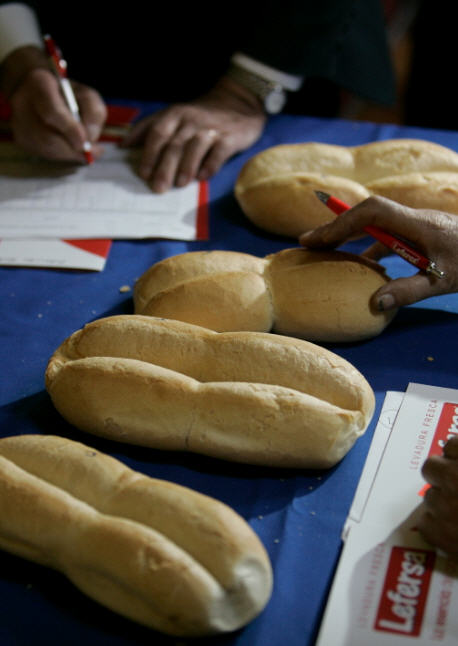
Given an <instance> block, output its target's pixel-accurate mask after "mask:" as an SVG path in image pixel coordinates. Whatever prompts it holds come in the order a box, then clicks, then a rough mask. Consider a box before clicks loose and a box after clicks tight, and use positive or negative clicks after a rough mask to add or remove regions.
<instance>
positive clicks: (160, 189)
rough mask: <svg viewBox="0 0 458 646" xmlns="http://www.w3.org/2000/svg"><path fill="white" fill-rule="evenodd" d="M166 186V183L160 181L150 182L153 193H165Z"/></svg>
mask: <svg viewBox="0 0 458 646" xmlns="http://www.w3.org/2000/svg"><path fill="white" fill-rule="evenodd" d="M167 188H168V186H167V184H166V183H165V182H162V181H156V182H153V183H152V184H151V189H152V190H153V191H154V193H165V191H166V190H167Z"/></svg>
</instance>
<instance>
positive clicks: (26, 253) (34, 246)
mask: <svg viewBox="0 0 458 646" xmlns="http://www.w3.org/2000/svg"><path fill="white" fill-rule="evenodd" d="M87 242H88V246H89V248H87V249H81V248H79V247H76V246H74V245H72V244H70V243H69V242H66V241H65V240H57V239H51V240H46V239H38V240H36V239H33V240H29V239H26V238H22V239H12V238H4V239H3V240H0V265H5V266H8V267H46V268H54V269H56V268H59V269H87V270H91V271H102V270H103V269H104V268H105V264H106V260H107V257H108V254H109V244H107V249H106V250H105V252H104V253H100V252H95V251H94V250H92V249H91V248H90V244H89V243H91V242H96V243H97V242H98V241H92V240H88V241H87Z"/></svg>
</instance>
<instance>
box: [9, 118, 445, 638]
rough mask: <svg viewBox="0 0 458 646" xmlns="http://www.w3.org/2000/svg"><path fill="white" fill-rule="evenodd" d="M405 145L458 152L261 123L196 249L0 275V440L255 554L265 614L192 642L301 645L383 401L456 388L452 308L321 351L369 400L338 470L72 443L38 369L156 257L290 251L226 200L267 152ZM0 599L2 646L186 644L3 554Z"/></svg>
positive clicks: (378, 130) (388, 131) (182, 245)
mask: <svg viewBox="0 0 458 646" xmlns="http://www.w3.org/2000/svg"><path fill="white" fill-rule="evenodd" d="M405 136H408V137H418V138H424V139H429V140H431V141H436V142H437V143H440V144H443V145H446V146H449V147H450V148H453V149H455V150H456V151H458V133H455V132H442V131H433V130H430V131H427V130H421V129H413V128H410V129H406V128H401V127H397V126H388V125H375V124H370V123H351V122H346V121H340V120H323V119H311V118H304V117H291V116H287V115H281V116H278V117H275V118H274V119H272V120H271V122H270V124H269V125H268V127H267V129H266V131H265V133H264V135H263V137H262V138H261V140H260V141H259V142H258V143H257V144H256V145H255V146H253V147H252V148H251V149H250V150H249V151H246V152H244V153H243V154H240V155H238V156H237V157H235V158H234V159H232V160H231V161H230V162H229V163H228V164H227V165H226V166H225V167H224V169H223V170H222V171H221V172H220V174H219V175H218V176H217V177H216V178H214V179H213V180H212V181H211V184H210V200H211V204H210V240H209V241H207V242H193V243H186V242H171V241H154V240H145V241H135V242H130V241H117V242H115V243H114V244H113V247H112V250H111V253H110V256H109V259H108V262H107V266H106V268H105V270H104V271H103V272H100V273H88V272H81V271H64V270H40V269H22V268H1V269H0V284H1V296H2V315H1V318H0V333H1V340H2V343H1V344H0V361H1V365H2V367H3V370H2V379H1V383H0V433H1V435H2V436H6V435H12V434H19V433H57V434H62V435H64V436H66V437H70V438H73V439H78V440H80V441H83V442H85V443H86V444H89V445H92V446H95V447H96V448H98V449H101V450H103V451H105V452H107V453H109V454H111V455H113V456H115V457H117V458H119V459H120V460H122V461H123V462H125V463H126V464H128V465H129V466H130V467H132V468H135V469H138V470H140V471H142V472H144V473H146V474H149V475H152V476H154V477H158V478H163V479H167V480H171V481H173V482H177V483H180V484H184V485H187V486H190V487H192V488H194V489H196V490H198V491H201V492H203V493H206V494H208V495H211V496H214V497H216V498H218V499H220V500H222V501H224V502H226V503H228V504H229V505H231V506H232V507H233V508H234V509H235V510H236V511H238V512H239V513H240V514H241V515H242V516H243V517H244V518H245V519H246V520H247V521H249V523H250V524H251V526H252V527H253V529H254V530H255V531H256V532H257V533H258V534H259V536H260V537H261V539H262V541H263V543H264V545H265V546H266V548H267V550H268V552H269V555H270V557H271V560H272V564H273V568H274V577H275V583H274V591H273V596H272V599H271V601H270V602H269V604H268V606H267V608H266V609H265V611H264V612H263V613H262V614H261V615H260V616H259V617H258V618H257V619H256V620H255V621H254V622H252V623H251V624H250V625H249V626H247V627H246V628H245V629H243V630H241V631H238V632H237V633H235V634H233V635H229V636H224V637H218V638H211V639H210V640H208V639H207V640H203V642H202V643H206V644H215V645H217V646H219V645H225V646H229V645H230V646H235V645H237V646H277V645H280V644H281V645H283V644H288V646H308V645H311V644H313V643H314V641H315V638H316V633H317V630H318V627H319V622H320V619H321V615H322V612H323V609H324V606H325V603H326V597H327V593H328V591H329V586H330V584H331V582H332V577H333V574H334V570H335V566H336V564H337V561H338V558H339V553H340V549H341V539H340V533H341V530H342V527H343V523H344V521H345V518H346V516H347V513H348V510H349V506H350V504H351V501H352V498H353V494H354V491H355V488H356V485H357V483H358V479H359V476H360V474H361V470H362V468H363V464H364V460H365V457H366V455H367V451H368V449H369V445H370V441H371V437H372V434H373V430H374V427H375V422H376V419H377V416H378V412H379V410H380V407H381V404H382V401H383V397H384V395H385V392H386V391H387V390H405V388H406V386H407V384H408V382H409V381H414V382H419V383H425V384H431V385H436V386H448V387H455V388H456V387H458V377H457V367H456V358H457V356H458V341H457V334H456V330H457V321H458V295H451V296H442V297H436V298H433V299H430V300H429V301H425V302H422V303H419V304H417V305H415V306H411V307H408V308H405V309H403V310H402V311H401V312H399V313H398V315H397V317H396V318H395V320H394V321H393V322H392V324H391V325H390V326H389V327H388V328H387V329H386V330H385V332H384V333H383V334H382V335H380V336H379V337H377V338H375V339H372V340H370V341H367V342H364V343H353V344H334V345H328V347H329V348H330V349H331V350H333V351H335V352H336V353H338V354H340V355H342V356H343V357H344V358H346V359H348V360H349V361H351V362H352V363H353V364H354V365H355V366H356V368H358V369H359V370H360V371H361V372H362V373H363V374H364V375H365V376H366V378H367V379H368V381H369V383H370V384H371V385H372V387H373V389H374V391H375V393H376V399H377V410H376V414H375V416H374V419H373V421H372V423H371V425H370V427H369V429H368V431H367V432H366V434H365V435H364V436H363V437H362V438H361V439H360V440H359V441H358V442H357V443H356V445H355V446H354V448H353V449H352V450H351V451H350V453H349V454H348V455H347V456H346V457H345V458H344V460H343V461H342V462H341V463H340V464H339V465H337V466H336V467H335V468H333V469H331V470H330V471H327V472H301V471H284V470H281V471H279V470H272V469H265V468H259V467H254V468H252V467H249V466H247V465H237V464H229V463H225V462H222V461H218V460H213V459H210V458H205V457H202V456H198V455H192V454H189V455H188V454H181V453H177V454H175V453H168V452H165V453H164V452H159V451H154V450H150V449H144V448H138V447H131V446H128V445H119V444H116V443H114V442H110V441H105V440H102V439H98V438H95V437H93V436H88V435H85V434H83V433H81V432H79V431H77V430H76V429H74V428H72V427H70V426H69V425H68V424H67V423H66V422H64V421H63V420H62V419H61V418H60V417H59V415H58V414H57V412H56V411H55V410H54V409H53V407H52V405H51V403H50V400H49V398H48V396H47V394H46V392H45V390H44V382H43V376H44V371H45V367H46V363H47V361H48V358H49V356H50V355H51V353H52V352H53V351H54V350H55V348H56V347H57V346H58V345H59V344H60V343H61V342H62V341H63V340H64V339H65V338H66V337H67V336H68V335H70V334H71V333H72V332H74V331H75V330H76V329H78V328H80V327H82V326H83V325H84V324H85V323H87V322H89V321H91V320H94V319H96V318H100V317H103V316H108V315H112V314H127V313H131V312H132V311H133V306H132V301H131V293H124V292H120V288H121V287H122V286H124V285H130V286H131V287H132V286H133V284H134V281H135V279H136V278H138V277H139V276H140V275H141V274H142V273H143V272H144V271H145V270H146V269H147V268H148V267H149V266H150V265H152V264H153V263H155V262H157V261H159V260H161V259H162V258H165V257H168V256H171V255H174V254H178V253H183V252H185V251H188V250H198V249H230V250H238V251H244V252H247V253H252V254H255V255H259V256H263V255H266V254H268V253H272V252H275V251H278V250H280V249H282V248H285V247H291V246H295V245H296V241H294V240H288V239H281V238H279V237H276V236H273V235H270V234H267V233H265V232H262V231H260V230H257V229H255V227H254V226H252V225H251V224H250V223H249V222H247V220H246V219H245V218H244V216H243V214H242V213H241V211H240V209H239V207H238V205H237V203H236V201H235V199H234V197H233V194H232V189H233V185H234V181H235V179H236V176H237V173H238V172H239V170H240V168H241V166H242V164H243V163H244V162H245V161H246V160H247V159H248V158H249V157H250V156H252V155H253V154H254V153H255V152H257V151H259V150H261V149H264V148H266V147H268V146H272V145H275V144H278V143H289V142H291V143H292V142H300V141H321V142H327V143H336V144H342V145H357V144H363V143H365V142H368V141H373V140H377V139H387V138H393V137H405ZM126 217H127V214H126ZM366 245H367V240H359V241H354V242H352V243H348V244H347V245H346V246H345V248H346V249H347V250H350V251H355V252H359V251H361V250H362V249H363V248H364V247H365V246H366ZM384 263H385V264H386V266H387V268H388V273H389V274H390V275H392V276H398V275H402V274H404V275H405V274H406V273H408V272H409V271H410V268H409V267H408V266H407V265H406V263H405V262H404V261H402V260H401V259H399V258H397V257H392V258H389V259H387V260H385V261H384ZM0 598H1V599H2V603H1V604H0V644H2V646H13V645H14V646H29V645H30V644H34V645H35V646H37V645H41V644H46V646H61V645H62V644H64V643H65V644H66V646H71V645H75V646H76V645H78V646H80V645H81V644H84V643H86V644H97V645H98V646H100V645H105V644H110V646H118V645H119V646H127V645H137V644H138V645H146V644H148V645H150V644H151V643H154V644H164V645H167V646H168V645H174V646H175V645H178V644H181V645H183V644H186V643H187V640H183V639H174V638H169V637H164V636H161V635H159V634H156V633H154V631H153V632H152V631H150V630H147V629H145V628H142V627H140V626H136V625H135V624H132V623H131V622H129V621H127V620H124V619H123V618H121V617H118V616H117V615H115V614H113V613H111V612H109V611H108V610H106V609H104V608H102V607H100V606H99V605H97V604H96V603H94V602H92V601H90V600H89V599H87V598H86V597H84V596H83V595H82V594H81V593H80V592H79V591H78V590H76V589H75V588H74V587H73V586H72V584H70V583H69V582H68V581H67V580H66V579H65V578H64V577H63V576H62V575H60V574H58V573H55V572H52V571H49V570H46V569H45V568H42V567H40V566H37V565H35V564H32V563H29V562H26V561H23V560H21V559H18V558H16V557H13V556H10V555H8V554H6V553H4V552H0ZM190 643H191V642H190ZM192 643H195V642H192Z"/></svg>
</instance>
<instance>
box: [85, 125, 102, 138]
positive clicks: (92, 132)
mask: <svg viewBox="0 0 458 646" xmlns="http://www.w3.org/2000/svg"><path fill="white" fill-rule="evenodd" d="M86 130H87V134H88V137H89V141H97V139H98V138H99V136H100V128H99V126H97V125H95V124H94V123H89V124H88V125H87V126H86Z"/></svg>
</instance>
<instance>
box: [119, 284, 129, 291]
mask: <svg viewBox="0 0 458 646" xmlns="http://www.w3.org/2000/svg"><path fill="white" fill-rule="evenodd" d="M119 291H120V292H121V293H123V292H130V286H129V285H122V286H121V287H120V288H119Z"/></svg>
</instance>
